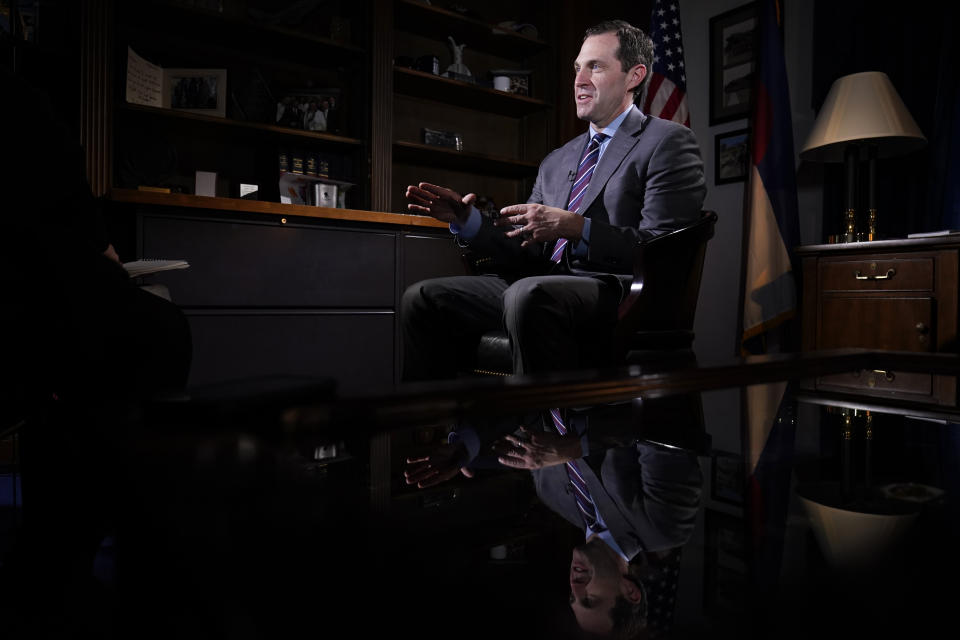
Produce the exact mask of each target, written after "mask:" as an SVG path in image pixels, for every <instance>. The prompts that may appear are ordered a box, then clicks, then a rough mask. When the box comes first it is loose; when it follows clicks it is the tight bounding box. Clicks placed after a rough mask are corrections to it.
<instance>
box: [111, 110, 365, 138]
mask: <svg viewBox="0 0 960 640" xmlns="http://www.w3.org/2000/svg"><path fill="white" fill-rule="evenodd" d="M119 108H120V109H121V110H122V111H129V112H132V113H146V114H150V115H155V116H161V117H165V118H181V119H184V120H193V121H194V122H203V123H209V124H216V125H220V126H224V127H236V128H240V129H252V130H257V131H266V132H269V133H275V134H278V135H283V136H290V137H292V138H307V139H310V140H321V141H324V142H331V143H334V144H342V145H351V146H359V145H361V144H363V143H362V142H361V141H360V140H357V139H356V138H348V137H347V136H338V135H334V134H332V133H326V132H323V131H304V130H301V129H291V128H289V127H279V126H277V125H273V124H263V123H260V122H246V121H244V120H232V119H230V118H218V117H217V116H208V115H205V114H202V113H193V112H191V111H177V110H175V109H160V108H157V107H147V106H144V105H139V104H130V103H126V102H124V103H121V104H120V105H119Z"/></svg>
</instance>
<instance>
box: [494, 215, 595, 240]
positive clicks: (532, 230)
mask: <svg viewBox="0 0 960 640" xmlns="http://www.w3.org/2000/svg"><path fill="white" fill-rule="evenodd" d="M494 224H496V225H497V226H500V227H505V226H508V225H523V226H522V227H520V228H517V229H513V230H512V231H508V232H507V234H506V235H507V237H508V238H515V237H517V236H520V237H521V238H523V244H522V246H524V247H525V246H527V245H528V244H530V243H531V242H553V241H554V240H556V239H557V238H566V239H567V240H569V241H571V242H576V241H578V240H580V234H581V233H582V232H583V217H581V216H579V215H577V214H576V213H572V212H570V211H564V210H563V209H558V208H557V207H547V206H545V205H542V204H514V205H510V206H509V207H504V208H503V209H500V217H499V218H497V219H496V220H495V221H494Z"/></svg>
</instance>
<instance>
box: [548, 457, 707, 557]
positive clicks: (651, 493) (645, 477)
mask: <svg viewBox="0 0 960 640" xmlns="http://www.w3.org/2000/svg"><path fill="white" fill-rule="evenodd" d="M578 467H579V469H580V472H581V473H582V475H583V477H584V480H586V482H587V487H588V488H589V490H590V495H591V497H592V498H593V501H594V504H596V505H597V509H598V510H599V511H600V514H601V516H602V517H603V520H604V521H605V522H606V524H607V527H608V528H609V529H610V533H612V534H613V538H614V540H616V541H617V544H618V545H619V546H620V549H621V550H623V552H624V554H626V555H627V557H628V558H633V557H634V556H635V555H636V554H637V553H639V552H641V551H662V550H664V549H672V548H674V547H678V546H681V545H683V544H685V543H686V542H687V541H688V540H689V539H690V535H691V534H692V533H693V529H694V525H695V522H696V517H697V511H698V510H699V508H700V494H701V485H702V483H703V477H702V475H701V472H700V464H699V462H698V461H697V457H696V456H695V455H694V454H692V453H686V452H682V451H673V450H669V449H666V448H662V447H658V446H656V445H652V444H646V443H638V444H635V445H631V446H625V447H617V448H613V449H607V450H605V451H603V452H601V453H600V454H597V455H596V456H589V457H588V458H581V459H580V460H579V461H578ZM532 473H533V480H534V485H535V486H536V489H537V495H538V496H539V497H540V499H541V500H542V501H543V502H544V504H546V505H547V506H548V507H550V509H552V510H553V511H555V512H556V513H558V514H559V515H561V516H563V517H564V518H565V519H566V520H568V521H569V522H571V523H572V524H574V525H576V526H577V527H579V528H581V529H584V528H585V527H584V523H583V517H582V516H581V515H580V511H579V510H578V509H577V503H576V500H575V499H574V497H573V493H572V491H573V489H572V488H571V486H570V480H569V478H568V477H567V472H566V467H565V465H555V466H552V467H546V468H544V469H538V470H536V471H533V472H532Z"/></svg>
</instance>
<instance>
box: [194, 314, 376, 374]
mask: <svg viewBox="0 0 960 640" xmlns="http://www.w3.org/2000/svg"><path fill="white" fill-rule="evenodd" d="M187 318H188V319H189V321H190V330H191V333H192V334H193V364H192V366H191V369H190V385H191V386H197V385H204V384H212V383H219V382H224V381H230V380H242V379H244V378H255V377H258V376H269V375H293V376H316V377H318V378H326V377H329V378H334V379H335V380H336V381H337V390H338V392H347V393H350V392H360V391H368V392H369V391H374V392H384V391H389V390H390V389H391V388H392V387H393V378H394V316H393V314H392V313H357V314H354V313H344V314H337V313H310V314H306V313H293V312H287V313H253V312H240V311H233V312H228V311H224V312H222V313H221V312H204V311H196V312H191V311H188V312H187Z"/></svg>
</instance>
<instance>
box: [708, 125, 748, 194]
mask: <svg viewBox="0 0 960 640" xmlns="http://www.w3.org/2000/svg"><path fill="white" fill-rule="evenodd" d="M749 142H750V130H749V129H738V130H737V131H728V132H726V133H718V134H717V135H716V138H715V139H714V141H713V150H714V163H713V166H714V170H715V173H716V175H715V176H714V183H715V184H728V183H731V182H743V181H744V180H746V179H747V165H748V164H749V162H750V153H749V147H748V146H747V145H748V144H749Z"/></svg>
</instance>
